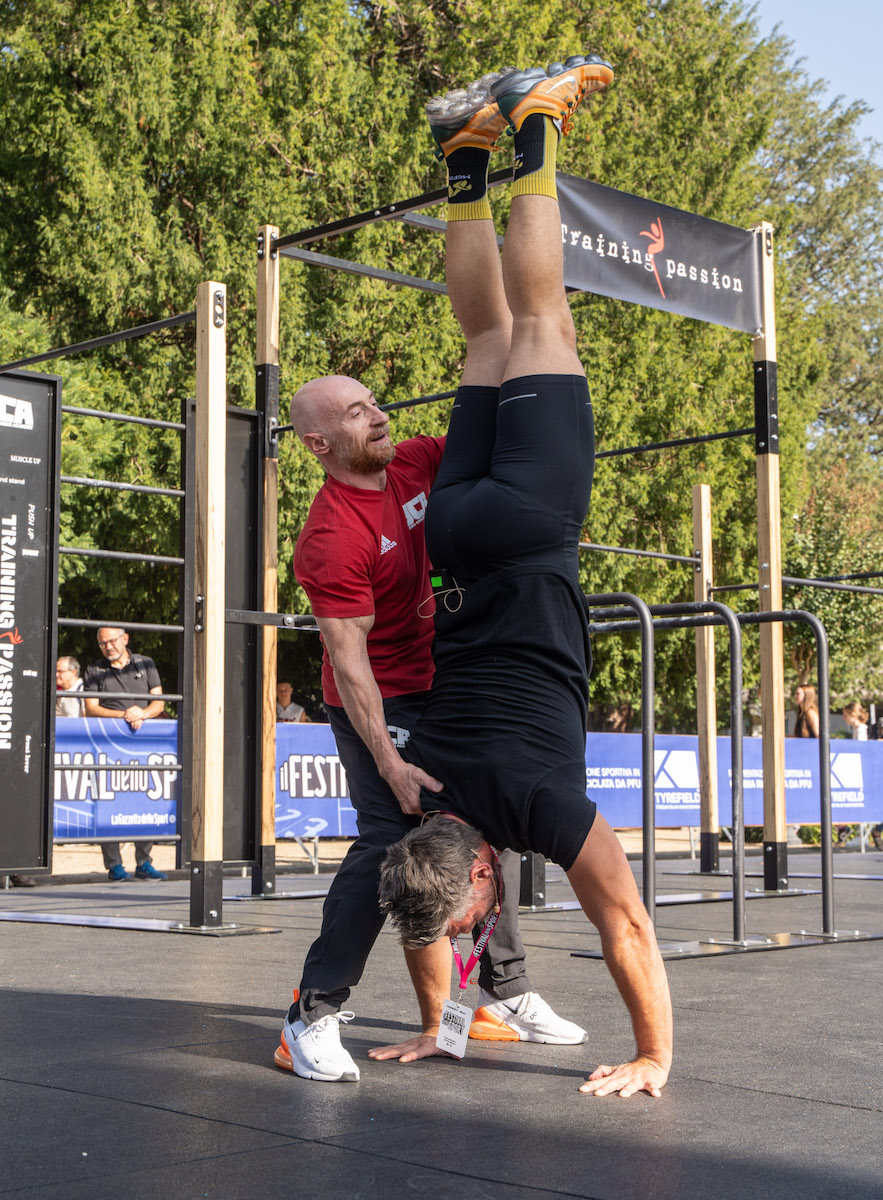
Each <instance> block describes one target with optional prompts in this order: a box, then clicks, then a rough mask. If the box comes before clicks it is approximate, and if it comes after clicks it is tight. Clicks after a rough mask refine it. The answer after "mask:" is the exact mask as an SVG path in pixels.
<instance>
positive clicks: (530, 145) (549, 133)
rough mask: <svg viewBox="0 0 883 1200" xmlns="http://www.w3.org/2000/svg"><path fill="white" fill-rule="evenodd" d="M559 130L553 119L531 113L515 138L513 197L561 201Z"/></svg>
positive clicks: (541, 114)
mask: <svg viewBox="0 0 883 1200" xmlns="http://www.w3.org/2000/svg"><path fill="white" fill-rule="evenodd" d="M557 155H558V130H557V129H556V128H555V123H554V121H553V120H552V118H551V117H547V116H545V115H544V114H543V113H531V114H530V115H529V116H527V117H525V118H524V122H523V124H522V126H521V128H520V129H519V131H518V132H517V133H516V134H515V181H514V183H513V184H512V195H513V196H549V197H551V199H553V200H557V199H558V187H557V184H556V181H555V160H556V158H557Z"/></svg>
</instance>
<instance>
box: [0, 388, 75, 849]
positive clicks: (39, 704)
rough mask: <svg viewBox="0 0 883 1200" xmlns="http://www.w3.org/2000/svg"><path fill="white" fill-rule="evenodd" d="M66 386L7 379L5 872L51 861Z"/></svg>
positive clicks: (2, 735) (0, 755)
mask: <svg viewBox="0 0 883 1200" xmlns="http://www.w3.org/2000/svg"><path fill="white" fill-rule="evenodd" d="M60 412H61V381H60V380H59V379H58V378H57V377H56V376H50V375H39V374H36V373H23V374H7V375H0V872H5V871H18V870H23V869H24V870H28V869H31V870H32V869H35V868H41V867H42V868H46V867H48V866H49V865H50V847H51V819H50V804H51V799H50V798H51V795H52V774H51V757H50V756H51V752H52V745H51V743H52V733H53V713H54V710H55V706H54V699H55V663H54V662H53V661H52V655H53V652H54V650H53V648H54V644H55V605H56V597H57V573H56V540H57V539H56V529H57V515H58V454H59V427H60Z"/></svg>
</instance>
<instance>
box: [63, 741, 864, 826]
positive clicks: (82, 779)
mask: <svg viewBox="0 0 883 1200" xmlns="http://www.w3.org/2000/svg"><path fill="white" fill-rule="evenodd" d="M176 740H177V726H176V724H175V722H174V721H164V720H157V721H145V723H144V724H143V725H142V726H141V728H140V730H138V732H137V733H132V731H131V730H130V729H129V727H128V725H126V723H125V721H121V720H109V719H104V718H91V719H90V718H84V719H67V720H63V719H59V720H58V722H57V723H56V736H55V762H56V770H55V838H56V840H69V841H90V840H91V841H99V840H101V839H102V838H105V839H108V840H113V841H126V840H127V839H129V838H134V837H151V836H152V837H154V838H162V837H163V836H166V837H169V836H173V835H174V834H176V833H177V829H176V826H175V803H176V797H177V792H176V789H177V786H178V775H177V773H176V772H174V771H171V770H168V769H164V767H165V768H167V767H168V766H169V765H170V764H172V763H174V762H176V761H177V757H176V755H177V748H176ZM743 749H744V755H743V758H744V763H743V780H744V791H745V821H746V824H748V825H762V824H763V767H762V762H761V741H760V738H746V739H745V740H744V742H743ZM717 754H718V790H719V796H720V821H721V824H722V825H729V824H731V822H732V815H731V809H730V769H731V768H730V739H729V738H725V737H721V738H718V740H717ZM75 763H80V764H83V763H85V764H87V765H89V766H90V768H91V767H92V766H93V765H94V770H93V769H90V770H88V771H73V770H71V769H70V768H71V765H72V764H75ZM65 767H67V768H68V769H67V770H65ZM654 771H655V793H656V823H657V825H659V826H660V827H663V828H664V827H665V826H680V825H696V826H698V825H699V824H700V823H701V821H700V813H699V755H698V747H697V738H695V737H674V736H665V735H660V736H658V737H657V738H656V754H655V766H654ZM785 789H786V811H787V817H788V821H789V823H791V824H796V823H802V824H807V825H817V824H818V823H819V748H818V742H817V741H815V740H814V739H812V738H789V739H787V740H786V742H785ZM586 791H587V793H588V795H589V796H591V797H592V799H593V800H595V801H597V803H598V806H599V808H600V809H601V811H602V812H603V813H604V815H605V816H606V817H607V820H608V821H609V822H610V823H611V825H615V826H619V827H621V828H636V827H639V826H640V825H641V823H642V816H641V804H642V801H641V737H640V735H639V734H636V733H590V734H589V735H588V737H587V740H586ZM831 794H832V807H833V815H834V819H835V821H841V822H859V821H880V820H883V742H852V741H845V740H841V739H836V738H835V739H834V740H833V741H832V743H831ZM356 832H357V831H356V815H355V812H354V811H353V808H352V805H351V804H350V800H349V792H348V788H347V779H346V772H345V771H344V769H343V767H342V766H341V762H340V758H339V757H338V754H337V746H336V745H335V742H334V737H333V735H332V733H331V728H330V726H328V725H298V724H281V725H277V726H276V836H277V837H279V838H290V837H295V836H297V837H316V836H317V837H354V836H355V834H356Z"/></svg>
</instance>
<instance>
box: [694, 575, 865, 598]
mask: <svg viewBox="0 0 883 1200" xmlns="http://www.w3.org/2000/svg"><path fill="white" fill-rule="evenodd" d="M879 573H880V572H877V571H868V572H866V573H865V574H864V575H862V576H860V578H863V579H871V578H873V577H875V576H876V575H878V574H879ZM846 578H848V576H846ZM782 586H783V587H789V588H790V587H817V588H825V589H827V590H828V591H832V592H853V593H855V594H856V595H858V596H883V588H869V587H859V586H858V584H848V583H828V582H827V581H826V580H825V579H797V578H795V577H794V576H793V575H783V576H782ZM757 589H758V584H756V583H726V584H724V585H723V586H722V587H712V588H709V589H708V590H709V592H749V591H755V592H756V591H757Z"/></svg>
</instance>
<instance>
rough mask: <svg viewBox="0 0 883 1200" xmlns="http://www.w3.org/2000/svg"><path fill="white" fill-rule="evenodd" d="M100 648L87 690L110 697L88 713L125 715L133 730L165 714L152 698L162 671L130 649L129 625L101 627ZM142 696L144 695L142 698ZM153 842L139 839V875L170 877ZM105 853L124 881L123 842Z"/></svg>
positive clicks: (114, 875) (107, 845)
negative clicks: (156, 861)
mask: <svg viewBox="0 0 883 1200" xmlns="http://www.w3.org/2000/svg"><path fill="white" fill-rule="evenodd" d="M98 649H99V650H100V651H101V653H102V655H103V656H104V661H103V662H97V663H93V664H92V666H91V667H87V668H86V676H85V679H84V681H83V682H84V684H85V688H84V690H85V691H87V692H104V693H106V697H105V696H102V697H101V699H100V700H99V699H95V698H93V699H87V700H86V701H85V705H86V716H87V717H116V718H119V717H122V718H123V720H124V721H126V722H127V724H128V725H129V727H130V728H131V730H132V732H133V733H136V732H137V731H138V730H139V729H140V728H141V726H142V724H143V723H144V722H145V721H146V720H149V719H150V718H151V717H161V716H162V714H163V710H164V708H165V705H164V703H163V701H162V700H148V696H154V695H157V694H158V693H160V692H162V684H161V683H160V680H159V671H157V669H156V663H155V662H154V661H153V659H152V658H147V657H145V656H144V655H142V654H135V653H131V652H130V651H129V635H128V634H127V633H126V631H125V629H118V628H112V627H105V628H101V629H99V630H98ZM126 692H129V693H133V694H136V695H138V696H139V699H137V700H130V699H126V698H125V697H124V695H121V693H126ZM140 697H143V699H141V698H140ZM151 849H152V843H146V842H136V843H135V878H136V879H167V878H168V876H167V875H164V874H163V873H162V871H157V870H156V868H155V867H154V866H153V864H152V863H151V861H150V851H151ZM101 853H102V855H103V856H104V865H105V867H106V868H107V877H108V879H110V880H111V881H112V882H113V883H121V882H122V881H123V880H125V879H129V878H130V876H129V874H128V872H127V871H126V869H125V867H124V866H123V860H122V856H121V854H120V844H119V842H102V843H101Z"/></svg>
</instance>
